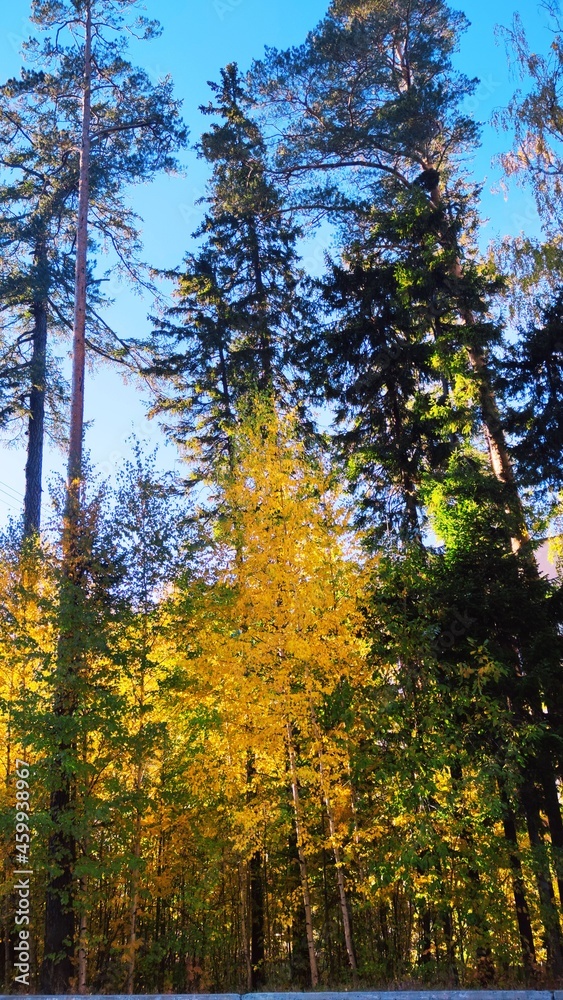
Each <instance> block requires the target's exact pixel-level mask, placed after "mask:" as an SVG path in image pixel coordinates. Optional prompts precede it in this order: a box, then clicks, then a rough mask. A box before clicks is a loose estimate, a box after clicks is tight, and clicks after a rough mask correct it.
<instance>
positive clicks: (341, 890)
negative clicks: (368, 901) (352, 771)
mask: <svg viewBox="0 0 563 1000" xmlns="http://www.w3.org/2000/svg"><path fill="white" fill-rule="evenodd" d="M319 771H320V776H321V787H322V792H323V799H324V804H325V809H326V815H327V819H328V829H329V833H330V845H331V847H332V853H333V855H334V864H335V866H336V881H337V884H338V896H339V899H340V909H341V911H342V925H343V927H344V942H345V944H346V954H347V955H348V961H349V963H350V968H351V970H352V978H353V981H354V986H355V985H356V980H357V975H358V966H357V963H356V955H355V953H354V945H353V943H352V927H351V922H350V911H349V908H348V899H347V897H346V879H345V877H344V872H343V870H342V857H341V854H340V848H339V847H338V843H337V840H336V823H335V821H334V811H333V808H332V805H331V802H330V795H329V792H328V786H327V782H326V780H325V770H324V766H323V756H322V751H321V750H320V749H319Z"/></svg>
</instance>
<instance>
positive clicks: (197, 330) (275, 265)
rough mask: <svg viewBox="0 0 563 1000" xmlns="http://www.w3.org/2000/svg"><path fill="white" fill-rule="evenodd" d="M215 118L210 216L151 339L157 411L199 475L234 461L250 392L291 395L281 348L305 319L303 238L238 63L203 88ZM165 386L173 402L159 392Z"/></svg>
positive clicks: (210, 139) (203, 148)
mask: <svg viewBox="0 0 563 1000" xmlns="http://www.w3.org/2000/svg"><path fill="white" fill-rule="evenodd" d="M210 86H211V89H212V90H213V93H214V95H215V101H214V102H213V103H210V104H209V105H207V106H205V107H204V108H202V110H203V112H204V113H205V114H207V115H213V116H216V117H217V118H218V122H215V123H214V124H213V125H212V127H211V129H210V131H209V132H206V133H204V135H203V136H202V139H201V143H200V145H199V153H200V156H201V157H203V158H204V159H205V160H206V161H207V163H209V164H210V166H211V168H212V176H211V181H210V184H209V194H208V196H207V199H206V200H207V204H208V206H209V207H208V211H207V213H206V215H205V218H204V221H203V223H202V224H201V226H200V228H199V229H198V230H197V232H196V233H195V234H194V235H195V237H196V238H199V239H201V241H202V242H201V247H200V249H198V250H197V251H195V252H193V253H190V254H188V255H187V257H186V260H185V268H184V269H183V271H182V273H181V274H180V276H179V279H178V289H177V298H178V305H177V306H175V307H174V308H173V309H172V310H171V311H170V312H169V314H168V316H167V317H166V318H165V320H164V321H163V322H162V323H161V324H160V326H159V329H158V330H157V331H156V332H155V337H154V347H153V351H154V367H153V369H152V370H153V372H154V373H155V374H157V375H158V376H161V377H163V378H164V379H165V380H166V381H165V383H164V389H163V392H162V395H161V399H160V401H159V403H158V405H157V407H156V408H155V409H156V412H161V413H164V414H168V415H170V417H171V418H172V419H171V420H170V422H169V424H168V430H169V431H170V433H172V434H173V436H174V438H175V439H176V440H177V441H179V442H181V443H182V444H188V445H189V446H190V447H193V446H194V445H195V450H196V451H197V450H198V449H199V450H200V457H199V461H200V463H201V464H200V467H199V473H196V474H197V475H202V474H205V472H204V470H205V469H207V470H208V471H209V469H210V466H211V465H212V463H213V462H215V461H218V460H219V461H220V460H221V458H223V459H227V460H228V461H229V462H231V463H232V462H233V460H234V459H233V455H232V452H231V445H230V434H231V432H232V429H233V427H234V424H235V421H236V411H237V409H238V408H239V407H240V406H241V404H242V402H243V400H244V399H250V398H251V397H252V395H253V394H254V393H255V392H257V391H258V392H260V393H265V394H266V395H271V396H273V397H275V398H276V399H277V400H279V401H282V400H285V401H286V402H287V401H288V400H289V398H290V396H291V389H290V383H289V377H288V376H289V369H288V347H289V344H290V341H291V339H292V338H294V337H295V336H296V335H297V332H298V331H299V330H300V329H302V327H303V326H304V324H305V323H306V322H307V316H308V306H307V303H306V301H305V298H304V292H303V285H302V282H303V275H302V272H301V270H300V268H299V265H298V257H297V250H296V242H297V239H298V235H299V230H298V229H297V227H296V226H295V225H294V224H293V223H292V222H291V218H290V217H287V215H286V206H285V204H284V201H283V198H282V196H281V194H280V192H279V191H278V190H277V189H276V186H275V185H274V183H273V182H272V181H271V180H270V179H269V178H268V177H267V174H266V148H265V141H264V138H263V136H262V134H261V132H260V130H259V128H258V126H257V124H256V123H255V122H254V120H253V119H252V117H251V111H252V100H251V98H250V97H249V95H248V93H247V92H246V91H245V89H244V87H243V85H242V82H241V79H240V75H239V72H238V69H237V67H236V65H234V64H233V65H229V66H227V67H226V69H224V70H223V71H222V74H221V83H220V84H211V85H210ZM169 385H171V386H172V387H173V392H172V394H167V393H169V389H168V388H167V386H169Z"/></svg>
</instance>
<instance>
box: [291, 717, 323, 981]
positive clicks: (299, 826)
mask: <svg viewBox="0 0 563 1000" xmlns="http://www.w3.org/2000/svg"><path fill="white" fill-rule="evenodd" d="M286 731H287V750H288V754H289V768H290V773H291V792H292V796H293V812H294V818H295V833H296V835H297V855H298V858H299V873H300V876H301V889H302V892H303V908H304V910H305V929H306V932H307V949H308V952H309V968H310V971H311V986H312V987H313V989H315V988H316V987H317V986H318V983H319V973H318V968H317V956H316V953H315V940H314V936H313V914H312V910H311V899H310V896H309V877H308V872H307V858H306V857H305V851H304V849H303V821H302V817H301V803H300V800H299V785H298V781H297V766H296V763H295V749H294V746H293V733H292V726H291V723H290V722H288V723H287V729H286Z"/></svg>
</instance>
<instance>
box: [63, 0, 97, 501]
mask: <svg viewBox="0 0 563 1000" xmlns="http://www.w3.org/2000/svg"><path fill="white" fill-rule="evenodd" d="M83 87H84V90H83V108H82V139H81V146H80V176H79V183H78V223H77V230H76V271H75V285H74V325H73V336H72V395H71V404H70V444H69V452H68V481H69V489H71V488H72V484H73V483H75V482H76V481H77V480H80V478H81V476H82V435H83V429H84V371H85V365H86V284H87V278H88V209H89V202H90V123H91V116H92V109H91V100H92V93H91V91H92V10H91V0H87V3H86V23H85V42H84V83H83Z"/></svg>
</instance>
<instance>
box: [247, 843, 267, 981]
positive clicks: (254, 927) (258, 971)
mask: <svg viewBox="0 0 563 1000" xmlns="http://www.w3.org/2000/svg"><path fill="white" fill-rule="evenodd" d="M249 875H250V954H251V965H252V968H251V991H253V992H255V991H256V990H259V989H260V987H261V986H263V985H264V982H265V975H264V960H265V949H264V879H263V876H262V855H261V853H260V851H255V852H254V854H253V855H252V857H251V859H250V865H249Z"/></svg>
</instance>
